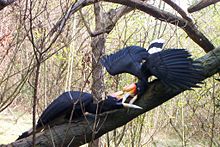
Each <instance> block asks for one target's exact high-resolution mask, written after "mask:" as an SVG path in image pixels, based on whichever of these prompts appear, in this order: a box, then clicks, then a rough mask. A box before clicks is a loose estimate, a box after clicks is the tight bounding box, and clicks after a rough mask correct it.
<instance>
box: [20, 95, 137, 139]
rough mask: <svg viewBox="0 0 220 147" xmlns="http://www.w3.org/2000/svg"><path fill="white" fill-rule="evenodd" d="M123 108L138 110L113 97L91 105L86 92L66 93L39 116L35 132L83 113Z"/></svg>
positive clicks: (28, 132) (30, 132) (24, 136)
mask: <svg viewBox="0 0 220 147" xmlns="http://www.w3.org/2000/svg"><path fill="white" fill-rule="evenodd" d="M123 107H130V108H138V109H140V107H138V106H136V105H133V104H124V103H122V100H119V99H117V98H116V97H113V96H107V98H106V99H105V100H102V101H100V102H98V103H96V104H95V103H93V96H92V95H91V94H89V93H86V92H80V91H68V92H64V93H63V94H61V95H60V96H59V97H57V98H56V99H55V100H54V101H53V102H52V103H51V104H50V105H49V106H48V107H47V108H46V109H45V110H44V111H43V113H42V114H41V116H40V117H39V119H38V121H37V124H36V126H35V127H36V129H35V130H36V132H40V131H41V130H42V129H44V128H45V127H47V126H54V125H57V124H61V123H63V122H64V121H65V120H73V119H76V118H79V117H82V116H83V115H84V113H85V112H89V113H92V114H96V113H97V114H100V113H103V112H106V111H111V110H115V109H121V108H123ZM32 133H33V130H32V129H31V130H29V131H26V132H24V133H23V134H22V135H21V136H19V138H18V139H17V140H19V139H22V138H26V137H28V136H30V135H31V134H32Z"/></svg>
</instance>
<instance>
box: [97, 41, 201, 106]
mask: <svg viewBox="0 0 220 147" xmlns="http://www.w3.org/2000/svg"><path fill="white" fill-rule="evenodd" d="M154 44H155V45H156V46H157V47H159V48H161V49H162V46H163V43H155V42H154V43H151V44H150V47H151V48H152V47H154ZM149 50H150V48H149V49H148V51H147V50H146V49H145V48H143V47H140V46H128V47H125V48H123V49H120V50H119V51H118V52H116V53H113V54H110V55H106V56H104V57H102V58H101V63H102V65H103V66H104V67H105V68H106V70H107V71H108V73H109V74H111V75H113V76H114V75H117V74H121V73H130V74H132V75H134V76H136V77H137V78H138V79H139V81H138V82H137V83H136V84H135V85H134V84H133V86H130V89H129V90H130V91H131V92H128V94H127V96H126V95H125V97H124V100H123V102H124V101H125V100H126V97H128V95H129V94H132V95H135V94H137V93H138V94H141V93H143V92H144V91H145V89H146V88H147V85H148V78H149V77H151V76H155V77H157V78H158V79H159V80H161V81H162V83H164V84H165V85H167V86H168V87H171V88H175V89H183V90H187V89H191V88H192V87H199V86H198V85H197V84H199V83H201V81H202V80H203V79H204V76H203V74H202V70H201V69H202V66H201V65H200V64H199V62H197V61H195V60H193V59H192V58H191V54H190V53H189V52H188V51H187V50H186V49H165V50H161V51H159V52H151V54H150V51H149ZM131 87H132V88H131ZM134 89H137V91H136V93H134V91H135V90H134Z"/></svg>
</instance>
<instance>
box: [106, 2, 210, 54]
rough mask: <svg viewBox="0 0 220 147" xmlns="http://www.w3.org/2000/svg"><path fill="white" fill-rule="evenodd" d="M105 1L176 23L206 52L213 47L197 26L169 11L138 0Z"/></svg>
mask: <svg viewBox="0 0 220 147" xmlns="http://www.w3.org/2000/svg"><path fill="white" fill-rule="evenodd" d="M103 1H106V2H113V3H119V4H122V5H126V6H129V7H133V8H137V9H139V10H141V11H143V12H145V13H147V14H149V15H151V16H153V17H155V18H157V19H159V20H161V21H165V22H168V23H171V24H173V25H177V26H179V27H180V28H182V29H183V30H184V31H185V32H186V33H187V35H188V36H189V37H190V38H191V39H192V40H193V41H194V42H196V43H197V44H198V45H199V46H200V47H202V48H203V49H204V50H205V51H206V52H209V51H210V50H212V49H214V45H213V44H212V43H211V42H210V41H209V40H208V38H206V37H205V35H203V34H202V32H200V31H199V30H198V29H197V27H196V26H195V25H194V24H193V23H192V22H189V21H186V20H185V19H183V18H180V17H178V16H175V15H173V14H171V13H169V12H166V11H162V10H160V9H158V8H156V7H153V6H151V5H149V4H147V3H145V2H143V1H140V0H120V1H119V0H103Z"/></svg>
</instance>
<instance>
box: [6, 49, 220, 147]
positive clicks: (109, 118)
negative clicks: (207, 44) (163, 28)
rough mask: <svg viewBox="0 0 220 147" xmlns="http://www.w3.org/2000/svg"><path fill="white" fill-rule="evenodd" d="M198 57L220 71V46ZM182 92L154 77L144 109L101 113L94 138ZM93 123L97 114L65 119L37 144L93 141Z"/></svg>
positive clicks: (25, 146) (208, 70)
mask: <svg viewBox="0 0 220 147" xmlns="http://www.w3.org/2000/svg"><path fill="white" fill-rule="evenodd" d="M198 60H199V61H201V63H202V65H203V67H204V69H203V70H204V75H205V76H206V77H209V76H212V75H213V74H215V73H217V71H218V67H219V66H220V47H218V48H216V49H215V50H213V51H210V52H209V53H207V54H206V55H205V56H203V57H201V58H200V59H198ZM181 92H183V91H177V90H172V91H171V90H168V88H167V87H166V86H164V85H163V84H162V83H161V82H160V81H159V80H155V81H154V82H152V83H151V84H150V85H149V88H148V89H147V91H146V92H145V94H144V95H143V96H142V97H139V99H138V101H137V103H136V104H137V105H140V106H141V107H142V108H143V110H133V109H130V110H127V109H122V110H117V111H114V112H111V113H105V114H101V115H99V117H98V118H99V120H98V122H99V124H98V125H97V124H95V125H97V127H96V130H95V138H98V137H100V136H102V135H103V134H105V133H107V132H109V131H111V130H113V129H116V128H118V127H120V126H123V125H125V124H126V123H128V122H129V121H131V120H132V119H134V118H136V117H137V116H139V115H140V114H143V113H145V112H147V111H149V110H151V109H153V108H155V107H157V106H159V105H161V104H163V103H164V102H166V101H168V100H169V99H171V98H173V97H174V96H176V95H178V94H179V93H181ZM93 126H94V118H92V117H87V120H85V119H84V118H81V119H78V120H75V122H73V123H71V124H68V123H66V124H62V125H59V126H55V127H53V128H51V129H47V130H45V131H43V132H41V133H38V134H36V145H39V146H42V147H44V146H52V138H53V141H54V142H53V143H54V145H56V146H61V144H62V143H63V144H62V145H63V146H67V145H68V144H69V145H70V146H79V145H82V144H84V143H87V142H89V141H91V139H92V133H94V132H93V131H94V130H92V129H93ZM64 135H67V136H66V137H65V140H63V136H64ZM31 139H32V138H31V136H30V137H28V138H24V139H22V140H19V141H16V142H14V143H11V144H10V145H12V146H15V147H18V146H22V147H29V146H31V141H32V140H31Z"/></svg>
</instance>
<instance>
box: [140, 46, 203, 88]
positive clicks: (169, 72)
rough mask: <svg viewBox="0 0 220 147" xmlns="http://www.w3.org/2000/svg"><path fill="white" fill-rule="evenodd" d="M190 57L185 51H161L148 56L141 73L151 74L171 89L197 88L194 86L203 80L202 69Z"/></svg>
mask: <svg viewBox="0 0 220 147" xmlns="http://www.w3.org/2000/svg"><path fill="white" fill-rule="evenodd" d="M190 57H191V54H189V52H188V51H187V50H185V49H167V50H163V51H161V52H157V53H154V54H151V55H149V57H148V59H147V61H146V62H145V63H143V66H142V72H143V73H147V74H149V73H151V74H152V75H154V76H156V77H157V78H158V79H160V80H161V81H162V82H163V83H164V84H166V85H169V86H171V87H173V88H177V89H179V88H181V89H190V88H191V87H198V85H196V84H197V83H201V81H202V80H203V79H204V77H203V75H202V72H201V69H202V67H201V66H200V65H199V64H198V62H196V61H193V59H192V58H190ZM148 76H149V75H148Z"/></svg>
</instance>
